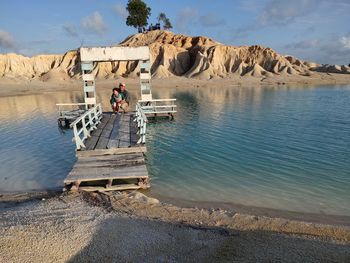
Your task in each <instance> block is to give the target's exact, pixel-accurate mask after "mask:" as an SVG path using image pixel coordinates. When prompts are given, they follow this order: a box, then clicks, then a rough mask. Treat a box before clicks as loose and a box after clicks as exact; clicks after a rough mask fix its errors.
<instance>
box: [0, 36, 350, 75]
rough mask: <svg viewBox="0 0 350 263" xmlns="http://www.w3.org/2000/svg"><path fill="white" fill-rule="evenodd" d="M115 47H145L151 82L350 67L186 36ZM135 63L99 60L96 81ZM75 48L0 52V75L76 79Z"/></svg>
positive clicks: (129, 71)
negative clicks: (38, 52)
mask: <svg viewBox="0 0 350 263" xmlns="http://www.w3.org/2000/svg"><path fill="white" fill-rule="evenodd" d="M120 45H121V46H144V45H148V46H149V47H150V51H151V57H152V73H153V76H154V77H155V78H165V77H170V76H185V77H188V78H197V79H211V78H215V77H227V76H230V75H232V74H235V75H239V76H243V77H244V76H253V77H273V76H283V75H286V76H287V75H300V76H311V75H312V74H313V72H314V71H318V72H327V73H342V74H350V67H348V66H338V65H319V64H316V63H312V62H307V61H302V60H299V59H297V58H294V57H292V56H282V55H280V54H278V53H277V52H275V51H274V50H272V49H271V48H266V47H262V46H257V45H255V46H239V47H236V46H226V45H223V44H220V43H218V42H216V41H214V40H212V39H210V38H207V37H201V36H200V37H190V36H185V35H181V34H177V35H176V34H173V33H171V32H168V31H159V30H158V31H151V32H148V33H145V34H142V33H141V34H135V35H132V36H130V37H128V38H127V39H125V40H124V41H123V42H121V43H120ZM137 66H138V62H137V61H130V62H125V61H124V62H103V63H98V64H96V65H95V69H94V73H95V74H96V76H97V77H98V78H106V79H111V78H118V77H131V78H133V77H136V76H137V72H138V69H137ZM80 74H81V73H80V65H79V57H78V53H77V51H76V50H73V51H68V52H66V53H65V54H64V55H39V56H35V57H31V58H28V57H24V56H22V55H18V54H0V77H6V78H14V79H15V78H17V79H18V78H19V79H39V80H42V81H50V80H54V81H57V80H67V79H78V78H80Z"/></svg>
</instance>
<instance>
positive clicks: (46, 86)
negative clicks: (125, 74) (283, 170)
mask: <svg viewBox="0 0 350 263" xmlns="http://www.w3.org/2000/svg"><path fill="white" fill-rule="evenodd" d="M119 82H125V83H126V84H127V87H128V88H132V89H139V79H132V78H126V79H125V78H119V79H97V80H96V87H97V90H98V89H100V88H102V89H104V88H108V89H111V88H113V87H114V86H115V85H116V84H117V83H119ZM346 84H350V74H335V73H319V72H314V73H313V74H312V75H311V76H300V75H276V76H273V77H253V76H244V77H241V76H239V75H234V74H232V75H230V76H229V77H226V78H213V79H210V80H200V79H190V78H185V77H168V78H158V79H153V80H152V85H153V88H155V89H157V88H164V89H171V88H176V87H185V88H191V87H196V88H198V87H200V88H220V87H231V86H232V87H250V88H252V87H264V86H266V87H274V88H280V87H282V88H288V87H293V88H296V87H308V86H315V85H346ZM54 91H82V81H81V80H77V79H69V80H60V79H56V80H55V81H47V82H44V81H40V80H38V79H34V80H30V81H28V80H24V79H9V78H0V97H5V96H15V95H29V94H41V93H43V92H54Z"/></svg>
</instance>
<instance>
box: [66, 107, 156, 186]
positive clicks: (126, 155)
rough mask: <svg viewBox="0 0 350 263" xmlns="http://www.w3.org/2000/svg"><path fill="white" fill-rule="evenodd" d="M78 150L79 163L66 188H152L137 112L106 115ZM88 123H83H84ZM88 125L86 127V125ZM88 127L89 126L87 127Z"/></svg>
mask: <svg viewBox="0 0 350 263" xmlns="http://www.w3.org/2000/svg"><path fill="white" fill-rule="evenodd" d="M101 117H102V118H99V121H98V122H99V123H98V124H97V126H96V128H94V129H92V131H91V132H90V133H89V136H88V137H87V138H86V139H85V141H84V145H85V147H82V148H81V149H80V150H78V151H77V152H76V153H77V157H78V160H77V162H76V163H75V165H74V167H73V169H72V170H71V171H70V173H69V174H68V176H67V178H66V179H65V180H64V184H65V185H66V188H70V189H72V190H73V189H80V190H85V191H110V190H126V189H140V188H142V189H145V188H149V187H150V184H149V177H148V172H147V168H146V165H145V159H144V155H143V153H144V152H145V151H146V147H145V146H143V145H139V144H137V142H138V140H139V137H140V135H139V134H138V133H137V132H138V126H137V123H136V122H134V119H135V113H134V112H131V113H125V114H124V113H123V114H116V115H113V114H111V113H103V114H102V116H101ZM85 122H86V123H88V122H89V120H84V123H85ZM83 125H85V124H83ZM87 128H89V126H87Z"/></svg>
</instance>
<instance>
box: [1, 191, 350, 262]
mask: <svg viewBox="0 0 350 263" xmlns="http://www.w3.org/2000/svg"><path fill="white" fill-rule="evenodd" d="M16 198H17V197H16ZM0 201H2V203H1V204H2V208H1V210H0V213H1V221H0V225H1V229H0V251H1V253H0V262H126V261H127V262H194V261H197V262H214V261H216V262H347V261H348V260H349V259H350V229H349V228H348V227H340V226H331V225H321V224H314V223H305V222H298V221H292V220H286V219H279V218H268V217H261V216H250V215H244V214H238V213H230V212H227V211H224V210H205V209H196V208H180V207H176V206H172V205H167V204H162V203H159V201H158V200H156V199H152V198H147V197H146V196H144V195H142V194H140V193H137V192H133V193H131V194H125V193H124V194H121V193H118V192H117V193H110V194H108V195H105V194H91V193H81V194H78V193H76V194H64V195H60V196H54V197H51V198H44V199H42V197H40V199H37V200H31V201H25V202H24V201H16V202H14V200H13V199H12V200H11V199H9V198H8V197H5V198H4V197H2V198H1V199H0Z"/></svg>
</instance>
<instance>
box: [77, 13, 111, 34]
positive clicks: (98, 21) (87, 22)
mask: <svg viewBox="0 0 350 263" xmlns="http://www.w3.org/2000/svg"><path fill="white" fill-rule="evenodd" d="M81 27H82V28H83V29H85V30H86V31H89V32H91V33H94V34H98V35H103V34H104V33H105V32H106V25H105V23H104V21H103V18H102V16H101V15H100V13H99V12H97V11H96V12H94V13H93V14H92V15H90V16H87V17H85V18H83V19H82V20H81Z"/></svg>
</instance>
